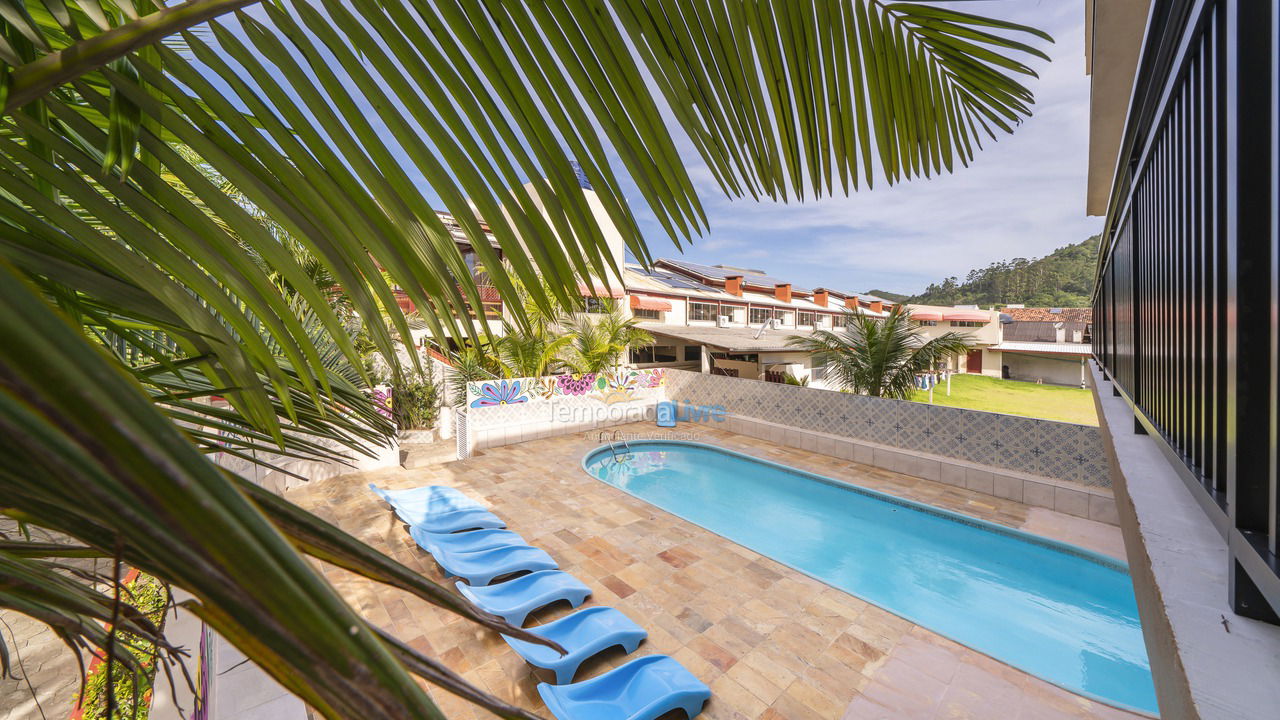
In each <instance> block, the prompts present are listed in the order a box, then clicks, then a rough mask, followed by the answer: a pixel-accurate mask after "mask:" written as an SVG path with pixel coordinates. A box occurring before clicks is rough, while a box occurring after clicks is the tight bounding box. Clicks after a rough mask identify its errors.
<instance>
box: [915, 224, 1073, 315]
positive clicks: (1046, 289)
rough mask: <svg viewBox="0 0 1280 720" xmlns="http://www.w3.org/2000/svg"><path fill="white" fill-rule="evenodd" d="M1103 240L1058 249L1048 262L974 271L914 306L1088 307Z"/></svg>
mask: <svg viewBox="0 0 1280 720" xmlns="http://www.w3.org/2000/svg"><path fill="white" fill-rule="evenodd" d="M1097 259H1098V238H1097V236H1094V237H1091V238H1089V239H1088V240H1085V241H1084V242H1080V243H1077V244H1075V245H1068V246H1066V247H1062V248H1058V249H1057V250H1054V251H1053V252H1052V253H1051V254H1049V255H1046V256H1044V257H1042V258H1034V259H1027V258H1013V259H1012V260H1004V261H1000V262H994V263H991V264H990V265H988V266H987V267H985V268H981V269H974V270H970V271H969V274H968V275H966V276H965V278H964V281H963V282H961V281H960V280H959V278H956V277H949V278H945V279H944V280H942V281H941V282H938V283H933V284H931V285H929V287H928V288H927V289H926V290H925V291H924V292H923V293H921V294H920V295H916V296H915V297H913V298H911V299H910V300H909V302H914V303H920V304H924V305H1004V304H1008V303H1022V304H1025V305H1030V306H1033V307H1084V306H1086V305H1088V304H1089V299H1090V297H1091V296H1092V294H1093V279H1094V271H1095V269H1096V265H1097Z"/></svg>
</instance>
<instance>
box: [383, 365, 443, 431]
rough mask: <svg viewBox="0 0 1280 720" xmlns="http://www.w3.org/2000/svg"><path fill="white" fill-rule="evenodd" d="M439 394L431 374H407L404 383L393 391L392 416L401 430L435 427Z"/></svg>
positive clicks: (438, 411) (438, 409) (438, 410)
mask: <svg viewBox="0 0 1280 720" xmlns="http://www.w3.org/2000/svg"><path fill="white" fill-rule="evenodd" d="M438 400H439V392H438V391H437V390H436V384H435V382H433V381H432V379H431V376H430V374H414V375H410V374H408V373H406V374H405V379H404V382H403V383H401V384H400V385H398V386H396V387H394V388H392V389H391V415H392V417H393V418H395V421H396V426H397V427H399V428H400V429H401V430H419V429H427V428H431V427H434V426H435V424H436V416H437V415H439V413H440V408H439V407H437V405H438V402H437V401H438Z"/></svg>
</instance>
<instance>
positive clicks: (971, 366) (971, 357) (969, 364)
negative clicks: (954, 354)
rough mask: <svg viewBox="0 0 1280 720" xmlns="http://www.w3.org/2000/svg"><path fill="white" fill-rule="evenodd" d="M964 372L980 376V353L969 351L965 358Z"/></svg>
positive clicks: (978, 351)
mask: <svg viewBox="0 0 1280 720" xmlns="http://www.w3.org/2000/svg"><path fill="white" fill-rule="evenodd" d="M964 364H965V368H966V369H965V372H970V373H976V374H979V375H981V374H982V351H981V350H970V351H969V354H968V355H967V356H965V363H964Z"/></svg>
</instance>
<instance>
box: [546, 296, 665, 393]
mask: <svg viewBox="0 0 1280 720" xmlns="http://www.w3.org/2000/svg"><path fill="white" fill-rule="evenodd" d="M600 303H601V307H600V310H601V312H599V313H578V314H576V315H573V316H572V317H570V318H569V319H568V321H567V323H566V324H567V325H568V327H567V328H566V331H567V334H566V336H567V337H568V338H569V342H568V344H567V346H566V347H565V352H564V355H563V357H562V358H561V361H562V362H563V363H564V365H565V366H566V367H568V368H569V369H570V370H572V371H573V372H575V373H577V374H579V375H584V374H586V373H598V372H603V371H605V370H608V369H609V368H612V367H616V366H617V365H618V363H619V360H620V358H621V357H622V355H623V353H625V352H626V351H627V348H631V347H644V346H646V345H652V344H653V335H650V334H649V333H648V332H647V331H646V330H644V329H643V328H640V327H638V326H637V325H636V321H635V319H634V318H629V317H627V316H625V315H623V314H622V310H621V309H620V308H619V307H618V304H617V303H616V302H614V301H613V300H612V299H605V300H601V301H600Z"/></svg>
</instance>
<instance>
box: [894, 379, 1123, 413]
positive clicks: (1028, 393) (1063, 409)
mask: <svg viewBox="0 0 1280 720" xmlns="http://www.w3.org/2000/svg"><path fill="white" fill-rule="evenodd" d="M911 400H914V401H915V402H926V403H927V402H929V393H927V392H923V391H920V390H917V391H915V393H913V394H912V396H911ZM933 404H934V405H949V406H951V407H961V408H968V409H970V410H986V411H987V412H998V413H1007V414H1009V415H1026V416H1028V417H1035V418H1043V419H1045V420H1061V421H1063V422H1073V423H1081V424H1084V425H1097V424H1098V415H1097V412H1096V411H1095V410H1094V407H1093V392H1092V391H1090V390H1084V389H1081V388H1073V387H1060V386H1058V385H1037V384H1035V383H1029V382H1018V381H1016V380H1001V379H999V378H993V377H987V376H985V375H952V376H951V397H947V384H946V383H941V384H939V385H938V387H936V388H934V389H933Z"/></svg>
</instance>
